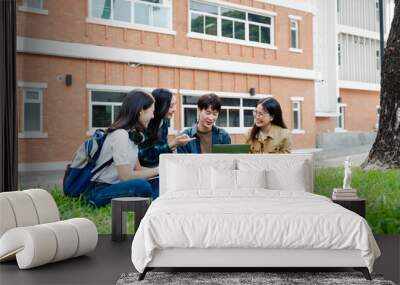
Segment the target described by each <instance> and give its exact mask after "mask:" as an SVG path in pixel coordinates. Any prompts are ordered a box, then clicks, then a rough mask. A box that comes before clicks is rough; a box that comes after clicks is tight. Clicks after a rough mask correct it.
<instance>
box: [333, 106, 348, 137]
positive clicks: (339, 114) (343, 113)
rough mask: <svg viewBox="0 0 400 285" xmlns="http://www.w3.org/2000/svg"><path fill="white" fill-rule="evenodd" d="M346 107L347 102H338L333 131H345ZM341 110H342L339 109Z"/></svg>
mask: <svg viewBox="0 0 400 285" xmlns="http://www.w3.org/2000/svg"><path fill="white" fill-rule="evenodd" d="M346 107H347V104H345V103H339V104H338V105H337V117H336V128H335V132H346V125H345V123H346V120H345V116H346ZM341 110H343V111H341ZM339 122H340V123H341V126H339Z"/></svg>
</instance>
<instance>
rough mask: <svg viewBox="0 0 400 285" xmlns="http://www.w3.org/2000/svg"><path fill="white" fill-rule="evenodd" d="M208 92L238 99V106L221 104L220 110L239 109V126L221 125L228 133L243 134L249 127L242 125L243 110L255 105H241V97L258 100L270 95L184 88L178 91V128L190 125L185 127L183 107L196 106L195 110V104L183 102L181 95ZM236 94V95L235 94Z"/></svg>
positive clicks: (195, 95)
mask: <svg viewBox="0 0 400 285" xmlns="http://www.w3.org/2000/svg"><path fill="white" fill-rule="evenodd" d="M208 93H214V94H217V95H218V96H219V97H220V98H234V99H240V106H225V105H222V106H221V110H229V109H230V110H239V127H222V128H223V129H225V130H226V131H227V132H228V133H229V134H244V133H245V132H246V131H247V130H248V129H250V128H251V127H245V126H244V110H255V107H254V108H253V107H248V106H243V99H254V100H260V99H264V98H268V97H272V96H271V95H269V94H262V95H261V94H258V95H255V96H250V95H249V94H246V93H235V92H213V91H198V90H185V91H184V92H182V90H181V92H180V93H179V96H180V99H181V102H182V104H181V125H180V130H181V131H182V130H185V129H188V128H190V127H192V126H188V127H185V116H184V109H185V108H196V110H197V104H183V97H184V96H192V97H200V96H201V95H203V94H208ZM235 94H236V95H235ZM196 112H197V113H196V114H197V116H198V111H196ZM227 123H228V124H229V115H228V114H227Z"/></svg>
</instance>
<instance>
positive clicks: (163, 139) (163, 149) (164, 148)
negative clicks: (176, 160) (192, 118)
mask: <svg viewBox="0 0 400 285" xmlns="http://www.w3.org/2000/svg"><path fill="white" fill-rule="evenodd" d="M168 127H169V120H163V121H162V125H161V127H160V130H159V138H160V139H159V140H158V141H157V142H156V143H155V144H154V145H150V141H149V140H148V137H149V135H148V133H147V131H146V130H145V131H144V136H145V140H144V142H142V143H141V144H140V145H139V161H140V164H141V165H142V166H144V167H156V166H158V164H159V158H160V154H162V153H171V152H172V151H171V149H170V148H169V146H168Z"/></svg>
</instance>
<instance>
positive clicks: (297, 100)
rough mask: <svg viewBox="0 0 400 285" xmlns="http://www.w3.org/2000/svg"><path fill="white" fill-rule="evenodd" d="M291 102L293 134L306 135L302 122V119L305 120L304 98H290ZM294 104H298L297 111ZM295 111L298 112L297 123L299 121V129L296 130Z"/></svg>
mask: <svg viewBox="0 0 400 285" xmlns="http://www.w3.org/2000/svg"><path fill="white" fill-rule="evenodd" d="M290 101H291V118H292V128H291V132H292V134H304V133H305V130H304V129H303V122H302V118H303V116H302V115H303V112H302V105H303V104H302V102H303V101H304V97H290ZM294 104H298V105H297V106H298V107H297V109H295V108H294ZM295 111H297V121H298V127H297V128H295V125H294V116H295V115H294V113H295Z"/></svg>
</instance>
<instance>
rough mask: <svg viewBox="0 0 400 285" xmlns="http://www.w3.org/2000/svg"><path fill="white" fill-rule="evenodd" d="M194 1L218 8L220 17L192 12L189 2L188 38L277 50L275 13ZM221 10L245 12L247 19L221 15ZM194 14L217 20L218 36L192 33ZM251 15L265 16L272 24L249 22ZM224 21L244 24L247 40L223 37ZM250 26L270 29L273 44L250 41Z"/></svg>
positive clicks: (228, 4) (201, 0)
mask: <svg viewBox="0 0 400 285" xmlns="http://www.w3.org/2000/svg"><path fill="white" fill-rule="evenodd" d="M194 1H195V2H198V3H203V4H206V5H212V6H216V7H217V8H218V15H215V14H210V13H207V12H199V11H192V10H191V9H190V2H191V0H188V7H189V8H188V34H187V37H189V38H196V39H204V40H210V41H218V42H226V43H232V44H238V45H247V46H252V47H259V48H267V49H274V50H276V49H277V47H276V46H275V17H276V13H275V12H270V11H262V12H261V11H259V10H257V11H254V10H252V9H251V7H245V6H240V7H237V6H238V5H233V4H232V5H230V3H225V2H224V3H213V2H209V1H206V0H194ZM221 8H227V9H233V10H238V11H241V12H244V13H246V19H244V20H243V19H236V18H231V17H227V16H223V15H221ZM246 8H247V9H246ZM192 13H194V14H199V15H206V16H212V17H215V18H217V35H208V34H205V33H198V32H192V26H191V23H192ZM249 13H250V14H255V15H259V16H263V17H269V18H270V19H271V24H263V23H258V22H253V21H249V20H248V14H249ZM222 19H224V20H231V21H233V22H234V23H235V22H244V23H245V38H244V40H241V39H235V38H229V37H224V36H222ZM250 24H252V25H258V26H265V27H268V28H269V29H270V39H271V43H270V44H266V43H261V42H255V41H250V40H249V25H250ZM260 38H261V37H260Z"/></svg>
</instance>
